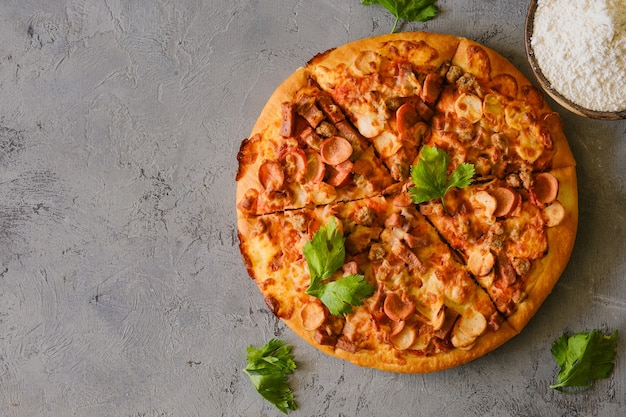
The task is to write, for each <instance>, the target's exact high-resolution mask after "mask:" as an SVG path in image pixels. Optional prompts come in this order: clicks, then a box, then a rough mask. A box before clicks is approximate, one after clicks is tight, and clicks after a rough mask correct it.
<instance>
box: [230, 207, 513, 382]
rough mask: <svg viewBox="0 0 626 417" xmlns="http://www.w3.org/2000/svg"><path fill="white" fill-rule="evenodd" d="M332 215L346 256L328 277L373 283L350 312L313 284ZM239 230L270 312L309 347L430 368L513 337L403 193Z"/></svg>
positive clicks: (246, 223)
mask: <svg viewBox="0 0 626 417" xmlns="http://www.w3.org/2000/svg"><path fill="white" fill-rule="evenodd" d="M331 218H332V219H336V221H337V224H338V225H339V227H338V229H339V230H340V232H341V234H342V236H343V239H344V244H345V257H344V259H343V262H341V265H340V266H339V267H338V268H337V270H336V271H335V272H334V273H332V274H331V275H330V276H328V278H326V279H325V283H326V284H330V283H336V282H341V280H342V279H344V278H345V277H353V276H360V277H362V279H363V280H364V281H366V282H367V283H369V285H371V288H372V290H373V292H372V293H371V295H370V296H368V297H366V298H364V299H362V300H361V302H362V304H361V305H359V303H356V304H355V305H353V306H351V307H350V308H349V309H348V311H349V313H348V314H345V315H344V314H340V315H336V314H331V311H332V310H333V309H332V308H329V307H328V306H327V305H326V304H325V303H324V302H323V301H322V299H320V298H317V297H315V296H312V295H310V292H309V291H308V290H307V289H308V288H309V286H310V285H311V279H310V276H311V275H310V268H309V264H308V262H307V259H306V256H305V254H304V252H305V246H306V245H307V243H308V242H311V241H312V240H313V239H314V234H315V233H316V231H318V230H319V229H320V228H321V227H324V225H326V224H328V223H329V222H330V221H331V220H330V219H331ZM240 238H241V242H242V243H241V251H242V253H243V254H244V259H245V263H246V265H247V267H248V270H249V273H250V275H251V276H252V277H253V278H254V279H255V281H256V283H257V284H258V286H259V288H260V290H261V292H262V293H263V294H264V296H265V300H266V303H267V304H268V306H269V307H270V308H271V309H272V311H273V312H274V313H275V314H276V315H277V316H278V317H280V318H281V319H283V320H284V321H285V322H286V323H287V324H288V326H289V327H290V328H292V329H293V330H294V331H295V332H296V333H298V334H299V335H300V336H301V337H303V338H304V339H305V340H307V341H308V342H309V343H311V344H312V345H314V346H316V347H317V348H319V349H321V350H322V351H324V352H326V353H328V354H331V355H333V356H338V357H341V358H344V359H347V360H350V361H351V362H353V363H355V364H358V365H362V366H370V367H375V368H380V369H386V370H393V371H397V372H429V371H432V370H436V369H444V368H447V367H451V366H455V365H458V364H460V363H464V362H467V361H469V360H472V359H474V358H476V357H478V356H480V355H482V354H484V353H486V352H488V351H490V350H492V349H494V348H495V347H497V346H499V345H500V344H502V343H504V341H506V340H508V339H509V338H511V337H512V336H513V335H515V331H514V330H513V328H512V327H511V326H509V324H508V323H506V322H505V321H504V319H503V317H502V315H501V314H500V313H499V312H498V311H497V310H496V308H495V306H494V304H493V303H492V301H491V299H490V298H489V296H488V294H487V293H486V292H485V291H484V290H483V289H482V288H481V287H480V286H479V285H477V284H476V283H475V281H474V280H473V279H472V278H471V276H470V274H469V273H468V272H467V269H466V268H465V266H464V265H463V264H462V263H460V262H458V261H457V259H456V257H455V254H454V253H453V252H452V251H450V249H449V248H448V246H447V245H446V244H445V243H444V242H443V241H442V240H441V239H440V238H439V235H438V234H437V232H436V230H435V229H434V228H433V227H432V226H431V225H430V224H429V223H428V222H427V221H426V219H425V218H424V217H423V216H422V215H421V214H420V213H419V212H418V211H417V209H416V207H415V206H414V205H413V204H408V205H407V204H404V203H403V202H402V200H401V199H399V200H395V199H393V198H385V197H376V198H368V199H363V200H359V201H352V202H347V203H334V204H330V205H327V206H324V207H318V208H315V209H302V210H294V211H290V212H286V213H282V214H270V215H266V216H258V217H256V218H247V219H244V220H241V221H240ZM337 286H339V284H337Z"/></svg>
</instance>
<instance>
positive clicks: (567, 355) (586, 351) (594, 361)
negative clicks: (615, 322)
mask: <svg viewBox="0 0 626 417" xmlns="http://www.w3.org/2000/svg"><path fill="white" fill-rule="evenodd" d="M616 349H617V330H616V331H615V332H614V333H613V334H611V335H610V336H606V335H604V333H603V332H602V331H600V330H592V331H591V332H588V333H577V334H574V335H571V336H569V335H567V334H564V335H562V336H561V337H559V338H558V339H557V340H556V341H555V342H554V343H553V344H552V349H551V352H552V355H553V356H554V358H555V359H556V362H557V364H558V365H559V367H560V368H561V369H560V371H559V374H558V377H557V381H556V384H554V385H550V388H553V389H555V390H557V391H560V392H563V393H568V394H571V393H577V392H581V391H584V390H586V389H588V388H589V387H590V386H591V385H592V384H593V381H594V380H596V379H604V378H608V377H609V375H611V372H612V371H613V367H614V364H613V358H614V357H615V351H616ZM572 387H576V388H574V389H566V388H572Z"/></svg>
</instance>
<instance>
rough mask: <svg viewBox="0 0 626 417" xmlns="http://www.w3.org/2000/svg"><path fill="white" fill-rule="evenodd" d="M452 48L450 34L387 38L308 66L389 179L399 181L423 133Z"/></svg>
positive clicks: (351, 46) (326, 56)
mask: <svg viewBox="0 0 626 417" xmlns="http://www.w3.org/2000/svg"><path fill="white" fill-rule="evenodd" d="M457 44H458V39H457V38H456V37H453V36H449V35H438V34H430V33H423V32H419V33H407V34H404V36H402V37H398V36H396V35H388V36H386V37H385V36H382V37H379V38H376V39H375V40H373V39H364V40H361V41H356V42H354V43H352V44H349V45H347V46H344V47H341V48H338V49H336V50H332V51H329V52H327V53H325V54H321V55H318V56H317V57H315V58H314V59H312V60H311V61H310V62H309V64H308V67H309V68H310V69H311V74H312V76H313V78H315V80H316V81H317V83H318V84H319V85H320V87H321V88H322V89H323V90H324V91H325V92H327V93H328V94H330V95H331V96H332V97H333V99H334V100H335V102H336V103H338V104H339V105H340V106H341V107H342V108H343V109H344V110H345V112H346V116H347V117H348V118H349V119H350V120H351V121H352V122H353V123H354V126H355V127H356V128H357V130H358V131H359V133H360V134H361V135H362V136H363V137H365V138H366V139H367V140H368V141H369V142H370V143H372V144H373V146H374V149H375V150H376V152H377V154H378V155H379V156H380V158H381V159H382V160H383V162H384V163H385V165H386V166H387V168H388V169H389V171H390V173H391V175H392V176H393V178H394V180H396V181H403V180H405V179H406V178H408V175H409V167H410V165H411V163H412V162H413V160H414V159H415V157H416V156H417V151H418V149H419V146H420V143H421V141H422V138H423V137H424V136H425V135H427V134H428V130H429V128H428V126H429V123H430V120H431V118H432V115H433V107H434V105H435V102H436V100H437V98H438V95H439V91H440V89H441V85H442V80H443V78H442V74H441V71H442V68H445V67H446V63H447V62H448V61H449V60H450V59H451V58H452V56H453V54H454V51H455V49H456V46H457Z"/></svg>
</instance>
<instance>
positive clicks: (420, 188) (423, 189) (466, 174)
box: [409, 146, 475, 209]
mask: <svg viewBox="0 0 626 417" xmlns="http://www.w3.org/2000/svg"><path fill="white" fill-rule="evenodd" d="M449 164H450V156H449V155H448V154H447V153H446V152H445V151H444V150H442V149H439V148H436V147H433V146H424V147H423V148H422V152H421V154H420V157H419V160H418V162H417V164H416V165H413V166H412V167H411V182H413V186H412V187H410V188H409V194H410V196H411V199H412V200H413V202H414V203H415V204H420V203H424V202H426V201H430V200H434V199H437V198H438V199H441V203H442V204H443V203H444V196H445V195H446V193H447V192H448V191H449V190H450V188H452V187H458V188H464V187H467V186H468V185H470V184H471V183H472V181H473V180H472V177H473V176H474V173H475V170H474V166H473V165H472V164H466V163H463V164H459V165H458V166H457V167H456V168H455V170H454V171H453V172H452V173H451V174H450V178H448V165H449ZM444 209H445V204H444Z"/></svg>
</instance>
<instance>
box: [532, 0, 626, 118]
mask: <svg viewBox="0 0 626 417" xmlns="http://www.w3.org/2000/svg"><path fill="white" fill-rule="evenodd" d="M531 46H532V49H533V51H534V53H535V57H536V59H537V63H538V64H539V67H540V68H541V71H542V72H543V74H544V75H545V76H546V78H547V79H548V81H549V82H550V84H551V85H552V87H554V88H555V89H556V90H557V91H559V92H560V93H561V94H562V95H563V96H565V97H566V98H568V99H569V100H571V101H573V102H574V103H576V104H579V105H581V106H583V107H586V108H589V109H591V110H597V111H619V110H626V0H539V1H538V5H537V12H536V14H535V20H534V29H533V36H532V39H531Z"/></svg>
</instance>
